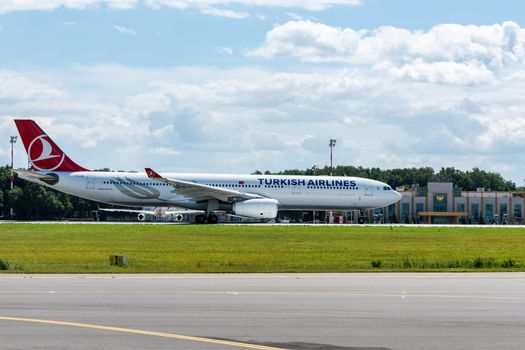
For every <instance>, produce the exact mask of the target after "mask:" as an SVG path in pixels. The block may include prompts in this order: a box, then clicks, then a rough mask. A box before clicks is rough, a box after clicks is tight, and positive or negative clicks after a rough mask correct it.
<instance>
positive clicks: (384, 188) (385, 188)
mask: <svg viewBox="0 0 525 350" xmlns="http://www.w3.org/2000/svg"><path fill="white" fill-rule="evenodd" d="M391 189H392V188H391V187H390V186H385V187H383V190H384V191H390V190H391Z"/></svg>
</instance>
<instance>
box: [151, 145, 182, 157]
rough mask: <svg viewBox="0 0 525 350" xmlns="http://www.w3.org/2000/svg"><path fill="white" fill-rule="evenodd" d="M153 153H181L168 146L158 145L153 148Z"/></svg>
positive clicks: (167, 154) (170, 154) (176, 154)
mask: <svg viewBox="0 0 525 350" xmlns="http://www.w3.org/2000/svg"><path fill="white" fill-rule="evenodd" d="M151 153H153V154H158V155H161V156H178V155H179V154H180V152H179V151H177V150H174V149H171V148H168V147H158V148H154V149H152V150H151Z"/></svg>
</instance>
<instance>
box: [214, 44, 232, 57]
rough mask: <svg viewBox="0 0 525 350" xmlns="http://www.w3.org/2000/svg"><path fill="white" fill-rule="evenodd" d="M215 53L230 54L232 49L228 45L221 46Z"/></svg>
mask: <svg viewBox="0 0 525 350" xmlns="http://www.w3.org/2000/svg"><path fill="white" fill-rule="evenodd" d="M217 53H218V54H220V55H224V56H231V55H233V49H232V48H230V47H224V46H221V47H219V48H217Z"/></svg>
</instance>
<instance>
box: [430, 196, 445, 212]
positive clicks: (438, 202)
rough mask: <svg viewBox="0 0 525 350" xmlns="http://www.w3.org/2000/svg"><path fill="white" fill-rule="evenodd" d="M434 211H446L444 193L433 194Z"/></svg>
mask: <svg viewBox="0 0 525 350" xmlns="http://www.w3.org/2000/svg"><path fill="white" fill-rule="evenodd" d="M433 202H434V203H433V204H434V211H437V212H444V211H447V194H446V193H434V201H433Z"/></svg>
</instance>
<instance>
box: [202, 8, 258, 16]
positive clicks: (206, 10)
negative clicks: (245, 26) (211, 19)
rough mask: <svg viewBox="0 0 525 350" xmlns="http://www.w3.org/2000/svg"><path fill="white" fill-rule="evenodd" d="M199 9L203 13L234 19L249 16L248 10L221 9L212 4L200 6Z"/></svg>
mask: <svg viewBox="0 0 525 350" xmlns="http://www.w3.org/2000/svg"><path fill="white" fill-rule="evenodd" d="M200 10H201V12H202V13H203V14H205V15H210V16H215V17H228V18H234V19H244V18H248V17H250V14H249V13H248V12H244V11H234V10H228V9H221V8H217V7H213V6H203V7H200Z"/></svg>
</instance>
